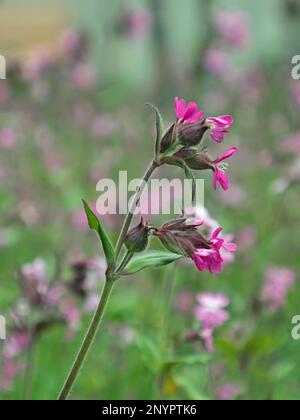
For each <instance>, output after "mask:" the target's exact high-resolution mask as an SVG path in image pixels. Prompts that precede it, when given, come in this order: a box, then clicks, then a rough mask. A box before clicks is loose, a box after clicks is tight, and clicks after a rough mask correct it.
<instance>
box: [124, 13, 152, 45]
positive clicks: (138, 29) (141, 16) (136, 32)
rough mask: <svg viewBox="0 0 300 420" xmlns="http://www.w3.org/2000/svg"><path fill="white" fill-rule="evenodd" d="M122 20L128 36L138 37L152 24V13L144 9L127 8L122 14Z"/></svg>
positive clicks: (134, 38)
mask: <svg viewBox="0 0 300 420" xmlns="http://www.w3.org/2000/svg"><path fill="white" fill-rule="evenodd" d="M123 22H124V24H125V27H126V29H127V31H128V34H129V36H130V38H132V39H133V40H138V39H140V38H141V37H142V36H143V35H144V34H145V33H146V32H147V31H148V30H149V28H150V26H151V24H152V14H151V13H150V12H149V10H146V9H136V10H127V11H125V12H124V14H123Z"/></svg>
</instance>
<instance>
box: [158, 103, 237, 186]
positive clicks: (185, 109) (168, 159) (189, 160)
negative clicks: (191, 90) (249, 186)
mask: <svg viewBox="0 0 300 420" xmlns="http://www.w3.org/2000/svg"><path fill="white" fill-rule="evenodd" d="M175 114H176V122H175V123H174V124H173V125H172V126H171V127H170V129H169V130H168V131H167V133H166V135H165V136H164V138H163V140H162V142H161V153H162V154H163V156H164V157H163V158H162V161H163V163H168V164H171V165H172V164H174V165H178V159H179V160H180V161H184V162H185V164H186V165H187V166H188V167H189V168H190V169H194V170H205V169H210V170H212V171H213V173H214V177H213V187H214V189H215V190H216V189H217V185H218V184H219V185H220V186H221V188H222V189H223V190H224V191H226V190H228V188H229V180H228V177H227V175H226V174H225V170H226V168H227V164H226V163H224V161H225V160H227V159H229V158H230V157H231V156H233V155H234V154H235V153H236V152H237V148H236V147H231V148H230V149H229V150H228V151H227V152H225V153H223V154H222V155H221V156H219V157H217V158H216V159H211V158H210V157H209V155H208V154H207V152H206V151H205V149H204V148H201V149H198V148H197V147H196V146H198V145H199V144H200V143H201V142H202V140H203V137H204V134H205V132H206V131H208V130H209V131H210V137H211V139H212V140H214V141H215V142H217V143H222V142H223V140H224V138H225V135H226V134H228V133H229V132H230V131H229V128H230V127H231V126H232V125H233V124H234V120H233V118H232V116H231V115H221V116H218V117H208V118H204V111H202V110H199V107H198V105H197V104H196V103H195V102H190V103H188V104H187V103H186V101H185V100H184V99H179V98H177V97H176V98H175ZM170 151H171V155H170V154H169V152H170Z"/></svg>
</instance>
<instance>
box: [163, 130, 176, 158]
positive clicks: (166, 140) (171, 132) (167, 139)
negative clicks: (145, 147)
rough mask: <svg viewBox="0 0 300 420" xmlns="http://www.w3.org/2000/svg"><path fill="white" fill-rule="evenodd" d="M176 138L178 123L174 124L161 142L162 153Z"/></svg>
mask: <svg viewBox="0 0 300 420" xmlns="http://www.w3.org/2000/svg"><path fill="white" fill-rule="evenodd" d="M175 140H176V125H175V124H172V125H171V127H170V128H169V129H168V131H167V132H166V134H165V135H164V137H163V138H162V141H161V143H160V153H164V152H166V151H167V150H168V149H169V148H170V147H171V146H172V144H173V143H174V142H175Z"/></svg>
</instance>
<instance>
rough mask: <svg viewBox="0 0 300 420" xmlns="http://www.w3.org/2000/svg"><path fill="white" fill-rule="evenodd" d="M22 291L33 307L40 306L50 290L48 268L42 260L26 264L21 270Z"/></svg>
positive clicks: (38, 259)
mask: <svg viewBox="0 0 300 420" xmlns="http://www.w3.org/2000/svg"><path fill="white" fill-rule="evenodd" d="M20 274H21V276H20V277H21V279H20V281H21V287H22V290H23V292H24V294H25V296H26V298H27V299H28V301H29V302H30V303H31V304H32V305H40V304H41V303H42V302H43V300H44V298H45V296H46V294H47V292H48V289H49V281H48V277H47V266H46V263H45V261H44V260H42V259H41V258H37V259H35V260H34V261H33V262H32V263H29V264H25V265H23V267H22V268H21V270H20Z"/></svg>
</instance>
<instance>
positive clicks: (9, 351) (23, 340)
mask: <svg viewBox="0 0 300 420" xmlns="http://www.w3.org/2000/svg"><path fill="white" fill-rule="evenodd" d="M29 343H30V336H29V334H28V333H27V331H17V332H14V333H13V334H12V335H11V336H10V337H9V338H8V339H7V340H6V341H5V342H4V346H3V355H4V357H5V358H7V359H14V358H15V357H17V356H19V354H21V353H22V352H23V351H24V350H26V348H27V347H28V345H29Z"/></svg>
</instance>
